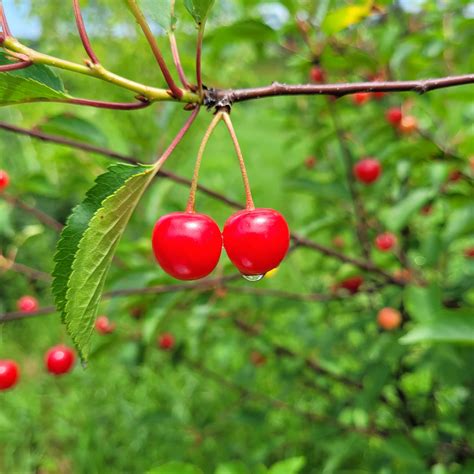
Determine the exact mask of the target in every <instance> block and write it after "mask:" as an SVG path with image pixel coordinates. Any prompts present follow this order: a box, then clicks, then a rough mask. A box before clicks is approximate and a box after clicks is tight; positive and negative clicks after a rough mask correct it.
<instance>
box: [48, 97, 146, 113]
mask: <svg viewBox="0 0 474 474" xmlns="http://www.w3.org/2000/svg"><path fill="white" fill-rule="evenodd" d="M50 102H62V103H65V104H72V105H85V106H87V107H96V108H98V109H112V110H137V109H144V108H145V107H148V106H150V105H151V102H149V101H147V100H140V101H138V102H107V101H103V100H93V99H76V98H74V99H64V100H61V99H60V100H56V101H50Z"/></svg>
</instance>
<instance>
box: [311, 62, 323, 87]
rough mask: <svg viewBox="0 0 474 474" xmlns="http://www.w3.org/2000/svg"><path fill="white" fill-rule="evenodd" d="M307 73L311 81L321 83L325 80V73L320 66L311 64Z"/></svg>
mask: <svg viewBox="0 0 474 474" xmlns="http://www.w3.org/2000/svg"><path fill="white" fill-rule="evenodd" d="M309 75H310V77H311V81H313V82H316V83H318V82H319V83H321V82H324V81H325V80H326V73H325V72H324V69H323V68H322V67H321V66H317V65H315V66H313V67H312V68H311V70H310V72H309Z"/></svg>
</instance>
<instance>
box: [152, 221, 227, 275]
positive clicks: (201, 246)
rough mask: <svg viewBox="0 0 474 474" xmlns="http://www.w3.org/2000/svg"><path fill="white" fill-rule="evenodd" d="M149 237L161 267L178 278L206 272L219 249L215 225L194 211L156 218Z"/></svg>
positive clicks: (218, 235) (217, 257) (207, 273)
mask: <svg viewBox="0 0 474 474" xmlns="http://www.w3.org/2000/svg"><path fill="white" fill-rule="evenodd" d="M152 241H153V251H154V253H155V257H156V260H157V261H158V263H159V264H160V266H161V268H163V270H164V271H165V272H166V273H168V274H170V275H171V276H173V277H174V278H177V279H179V280H197V279H198V278H203V277H205V276H207V275H209V273H211V272H212V270H214V268H215V267H216V265H217V262H218V261H219V257H220V255H221V252H222V235H221V231H220V230H219V227H218V225H217V224H216V223H215V221H214V220H212V219H211V218H210V217H209V216H206V215H205V214H198V213H195V212H173V213H171V214H168V215H166V216H163V217H161V218H160V219H158V221H157V222H156V224H155V228H154V230H153V238H152Z"/></svg>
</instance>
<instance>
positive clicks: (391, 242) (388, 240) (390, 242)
mask: <svg viewBox="0 0 474 474" xmlns="http://www.w3.org/2000/svg"><path fill="white" fill-rule="evenodd" d="M396 243H397V238H396V237H395V235H393V234H392V233H391V232H384V233H383V234H379V235H377V237H376V238H375V245H376V246H377V248H378V249H379V250H380V251H382V252H388V251H389V250H391V249H392V248H393V247H394V246H395V244H396Z"/></svg>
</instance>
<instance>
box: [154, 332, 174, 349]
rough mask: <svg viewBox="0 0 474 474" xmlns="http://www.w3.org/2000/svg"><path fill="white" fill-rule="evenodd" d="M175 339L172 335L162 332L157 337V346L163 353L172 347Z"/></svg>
mask: <svg viewBox="0 0 474 474" xmlns="http://www.w3.org/2000/svg"><path fill="white" fill-rule="evenodd" d="M174 343H175V339H174V336H173V334H171V333H169V332H164V333H163V334H160V336H159V337H158V346H159V347H160V349H163V350H164V351H168V350H170V349H172V348H173V347H174Z"/></svg>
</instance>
